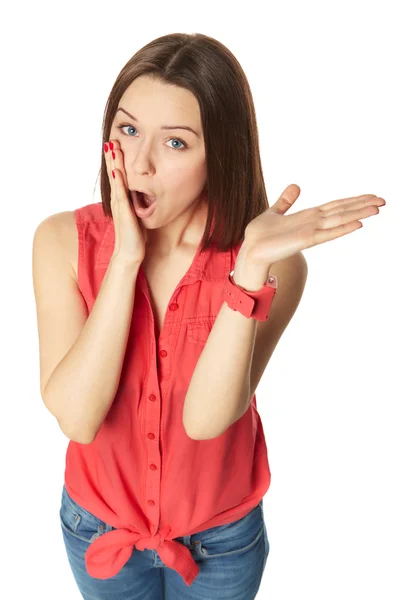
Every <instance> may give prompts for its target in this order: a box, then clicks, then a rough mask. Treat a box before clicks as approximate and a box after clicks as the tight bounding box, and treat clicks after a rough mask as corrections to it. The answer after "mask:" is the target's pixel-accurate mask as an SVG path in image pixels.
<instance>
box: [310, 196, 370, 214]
mask: <svg viewBox="0 0 400 600" xmlns="http://www.w3.org/2000/svg"><path fill="white" fill-rule="evenodd" d="M378 199H379V200H381V198H378V196H375V194H362V195H361V196H351V197H350V198H340V199H339V200H332V201H331V202H327V203H326V204H321V206H319V208H320V209H321V210H323V211H324V212H325V211H327V212H329V211H333V210H337V209H343V207H344V206H347V205H349V204H351V205H353V204H354V205H355V206H360V205H365V204H368V203H369V204H371V203H373V202H375V201H376V200H378Z"/></svg>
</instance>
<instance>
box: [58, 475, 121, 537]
mask: <svg viewBox="0 0 400 600" xmlns="http://www.w3.org/2000/svg"><path fill="white" fill-rule="evenodd" d="M60 523H61V526H62V528H63V529H64V530H66V531H67V532H68V533H69V534H71V535H73V536H74V537H76V538H78V539H80V540H82V541H83V542H86V543H88V544H90V543H91V542H93V541H94V540H95V539H96V538H98V537H99V536H100V535H101V534H102V533H105V532H106V531H110V530H111V526H109V525H107V523H105V522H104V521H102V520H101V519H99V518H98V517H96V516H95V515H93V514H92V513H90V512H89V511H87V510H86V509H85V508H83V507H82V506H80V505H79V504H78V503H77V502H75V500H73V499H72V498H71V496H69V494H68V492H67V490H66V488H65V486H64V488H63V493H62V499H61V508H60Z"/></svg>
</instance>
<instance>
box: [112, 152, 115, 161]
mask: <svg viewBox="0 0 400 600" xmlns="http://www.w3.org/2000/svg"><path fill="white" fill-rule="evenodd" d="M112 157H113V159H114V160H115V152H114V150H113V151H112Z"/></svg>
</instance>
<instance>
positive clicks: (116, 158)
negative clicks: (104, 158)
mask: <svg viewBox="0 0 400 600" xmlns="http://www.w3.org/2000/svg"><path fill="white" fill-rule="evenodd" d="M112 157H113V164H114V168H116V169H118V171H119V172H120V176H121V179H120V180H119V181H118V184H119V185H120V186H121V187H122V188H123V190H124V192H125V194H126V195H128V194H129V190H128V180H127V177H126V173H125V166H124V159H123V154H122V150H121V149H120V148H118V147H116V146H115V145H114V150H113V153H112ZM121 180H122V181H121ZM121 191H122V190H121Z"/></svg>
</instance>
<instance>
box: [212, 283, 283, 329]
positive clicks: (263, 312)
mask: <svg viewBox="0 0 400 600" xmlns="http://www.w3.org/2000/svg"><path fill="white" fill-rule="evenodd" d="M276 290H277V278H276V277H275V276H274V275H271V276H270V277H269V278H268V280H267V281H266V283H265V284H264V285H263V287H262V288H261V290H258V291H257V292H249V291H247V290H245V289H244V288H242V287H240V286H239V285H237V284H236V283H235V282H234V280H233V278H232V274H230V275H229V277H228V279H227V281H226V282H225V286H224V292H223V299H224V301H225V302H226V303H227V304H228V306H229V307H230V308H232V309H233V310H237V311H239V312H240V313H242V315H244V316H245V317H247V318H250V317H251V318H253V319H256V320H257V321H266V320H267V318H268V313H269V309H270V306H271V304H272V301H273V299H274V296H275V294H276Z"/></svg>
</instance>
